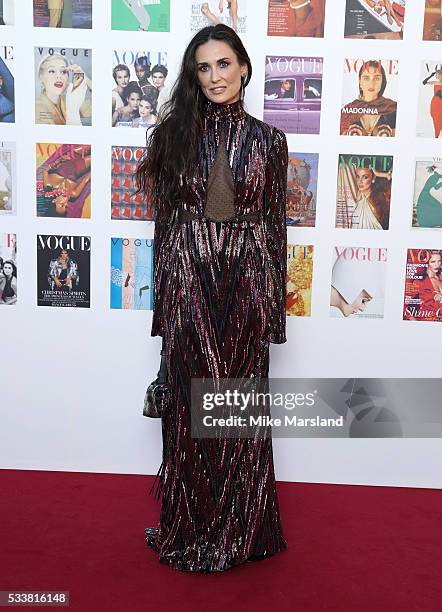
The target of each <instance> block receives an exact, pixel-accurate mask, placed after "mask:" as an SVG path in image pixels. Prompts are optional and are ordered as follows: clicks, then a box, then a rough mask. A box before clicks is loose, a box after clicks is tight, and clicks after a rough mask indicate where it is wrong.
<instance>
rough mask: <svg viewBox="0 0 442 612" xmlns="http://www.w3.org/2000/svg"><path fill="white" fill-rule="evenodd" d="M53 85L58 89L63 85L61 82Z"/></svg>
mask: <svg viewBox="0 0 442 612" xmlns="http://www.w3.org/2000/svg"><path fill="white" fill-rule="evenodd" d="M54 87H58V88H59V89H61V88H62V87H63V83H59V82H58V83H54Z"/></svg>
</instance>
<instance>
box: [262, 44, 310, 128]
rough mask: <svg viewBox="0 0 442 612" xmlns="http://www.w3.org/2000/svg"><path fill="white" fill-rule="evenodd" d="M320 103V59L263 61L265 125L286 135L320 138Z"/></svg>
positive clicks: (290, 57)
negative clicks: (311, 135) (269, 125)
mask: <svg viewBox="0 0 442 612" xmlns="http://www.w3.org/2000/svg"><path fill="white" fill-rule="evenodd" d="M321 101H322V57H298V56H293V57H292V56H287V55H285V56H276V55H268V56H267V57H266V65H265V83H264V121H265V122H266V123H270V124H271V125H274V126H276V127H278V128H280V129H281V130H282V131H283V132H285V133H286V134H319V129H320V123H321Z"/></svg>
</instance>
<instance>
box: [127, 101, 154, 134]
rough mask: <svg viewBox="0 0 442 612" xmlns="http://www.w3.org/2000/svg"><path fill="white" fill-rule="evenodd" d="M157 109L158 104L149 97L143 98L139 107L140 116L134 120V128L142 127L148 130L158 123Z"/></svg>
mask: <svg viewBox="0 0 442 612" xmlns="http://www.w3.org/2000/svg"><path fill="white" fill-rule="evenodd" d="M156 108H157V105H156V102H153V100H151V99H150V98H149V96H141V100H140V104H139V106H138V113H139V115H140V116H139V117H136V118H135V119H133V120H132V127H142V128H145V129H146V128H148V127H149V125H153V124H154V123H156V121H157V116H156Z"/></svg>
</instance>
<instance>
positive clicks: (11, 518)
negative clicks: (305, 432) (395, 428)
mask: <svg viewBox="0 0 442 612" xmlns="http://www.w3.org/2000/svg"><path fill="white" fill-rule="evenodd" d="M0 477H1V487H0V495H1V500H0V541H1V557H0V590H4V591H5V590H11V589H14V590H19V589H25V590H34V589H35V590H57V589H60V590H66V591H70V600H71V605H70V607H69V608H64V609H70V610H75V611H77V610H78V611H85V612H88V611H89V610H90V611H94V612H101V611H105V612H112V611H114V610H115V611H119V612H123V611H124V612H126V611H127V612H136V611H138V610H143V611H149V612H150V611H152V610H153V611H156V610H163V611H166V612H174V611H175V610H176V611H178V610H180V611H191V610H192V611H193V612H195V611H196V612H198V611H200V610H201V611H206V610H207V611H209V610H210V611H211V612H212V611H216V610H231V611H233V610H237V609H239V610H247V611H249V610H250V611H251V610H254V611H260V610H263V611H264V610H266V611H267V610H269V611H270V612H279V611H285V610H287V611H288V610H290V611H294V610H295V611H298V610H299V611H300V612H305V611H310V610H311V611H314V612H316V611H320V610H324V611H327V612H331V611H335V610H336V611H339V612H347V611H348V612H353V611H357V612H366V611H367V612H371V611H373V612H381V611H383V610H385V611H388V612H389V611H394V612H414V611H416V612H427V611H431V612H439V611H440V610H441V609H442V578H441V570H442V491H440V490H431V489H407V488H386V487H358V486H345V485H324V484H303V483H279V484H278V487H279V489H278V490H279V496H280V504H281V513H282V520H283V524H284V528H285V535H286V539H287V541H288V544H289V550H287V551H284V552H282V553H279V554H278V555H276V556H275V557H272V558H270V559H266V560H263V561H258V562H255V563H246V564H243V565H242V566H239V567H236V568H233V569H230V570H228V571H227V572H225V573H220V574H215V575H212V574H191V573H183V572H178V571H176V570H173V569H170V568H169V567H167V566H164V565H161V564H160V563H158V561H157V557H156V555H155V553H154V552H153V551H152V550H150V549H148V548H147V547H146V545H145V543H144V527H147V526H152V525H154V524H155V521H156V518H157V515H158V512H159V505H158V504H157V503H154V502H153V501H152V497H149V496H148V494H147V490H148V488H149V487H150V485H151V483H152V480H153V478H152V477H148V476H138V475H136V476H133V475H113V474H92V473H64V472H43V471H21V470H2V471H0ZM50 609H54V608H52V607H51V608H50Z"/></svg>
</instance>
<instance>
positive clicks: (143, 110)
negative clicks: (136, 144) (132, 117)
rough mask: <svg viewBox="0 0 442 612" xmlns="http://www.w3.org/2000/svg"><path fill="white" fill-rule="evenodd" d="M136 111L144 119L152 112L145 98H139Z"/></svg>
mask: <svg viewBox="0 0 442 612" xmlns="http://www.w3.org/2000/svg"><path fill="white" fill-rule="evenodd" d="M138 112H139V114H140V117H142V118H143V119H145V118H146V117H149V116H150V114H151V112H152V106H151V104H150V103H149V102H147V101H146V100H140V105H139V106H138Z"/></svg>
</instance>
